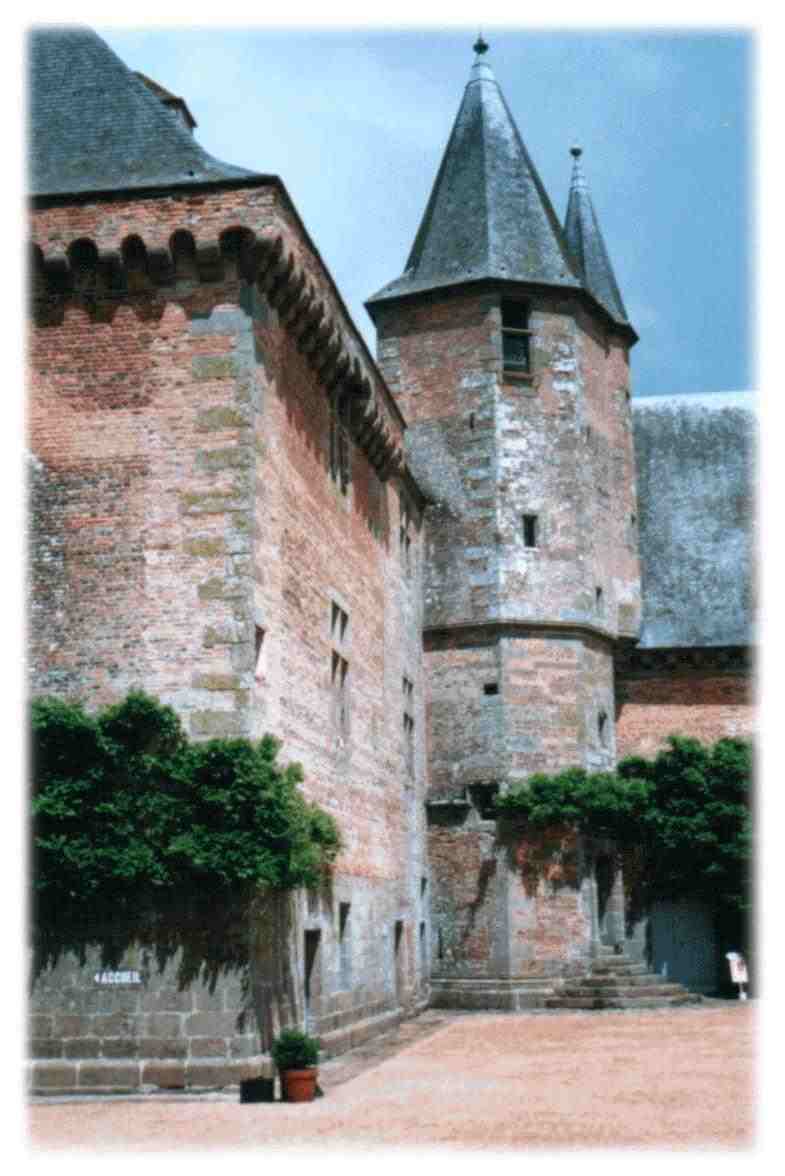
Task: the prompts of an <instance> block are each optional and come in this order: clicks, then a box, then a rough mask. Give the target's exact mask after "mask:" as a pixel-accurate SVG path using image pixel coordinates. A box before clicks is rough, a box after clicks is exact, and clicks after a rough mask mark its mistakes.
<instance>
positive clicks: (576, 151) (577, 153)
mask: <svg viewBox="0 0 785 1176" xmlns="http://www.w3.org/2000/svg"><path fill="white" fill-rule="evenodd" d="M570 155H571V156H572V157H573V159H580V157H581V156H582V155H583V148H582V147H570Z"/></svg>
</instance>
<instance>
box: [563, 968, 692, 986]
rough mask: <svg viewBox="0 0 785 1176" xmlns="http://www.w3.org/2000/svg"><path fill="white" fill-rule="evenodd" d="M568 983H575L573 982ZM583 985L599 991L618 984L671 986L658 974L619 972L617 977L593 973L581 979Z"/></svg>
mask: <svg viewBox="0 0 785 1176" xmlns="http://www.w3.org/2000/svg"><path fill="white" fill-rule="evenodd" d="M568 983H573V981H572V980H570V981H568ZM580 983H581V984H591V985H592V987H594V988H597V989H603V988H613V987H615V986H616V985H618V984H625V985H626V984H669V983H671V982H670V981H669V980H667V979H666V978H665V977H663V976H660V974H659V973H658V972H618V973H616V974H615V975H602V976H598V975H596V974H595V973H591V974H590V975H589V976H585V977H582V978H581V981H580Z"/></svg>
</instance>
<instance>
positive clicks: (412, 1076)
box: [29, 1002, 755, 1152]
mask: <svg viewBox="0 0 785 1176" xmlns="http://www.w3.org/2000/svg"><path fill="white" fill-rule="evenodd" d="M754 1037H755V1010H754V1005H753V1004H752V1003H751V1002H747V1003H746V1004H743V1003H740V1002H712V1003H709V1004H705V1005H701V1006H697V1007H690V1008H683V1009H663V1010H652V1011H646V1012H635V1013H632V1012H626V1013H611V1012H606V1013H599V1014H595V1013H559V1014H556V1015H547V1014H545V1015H542V1014H538V1013H522V1014H517V1015H490V1014H474V1015H460V1014H457V1015H453V1014H449V1013H442V1012H436V1011H432V1012H428V1013H426V1014H424V1015H423V1016H422V1017H418V1018H417V1019H416V1020H414V1021H410V1022H407V1023H405V1024H404V1025H403V1026H401V1028H400V1030H398V1031H397V1032H396V1033H394V1034H388V1035H386V1036H385V1037H384V1038H381V1039H377V1040H376V1041H375V1042H372V1043H369V1045H367V1046H365V1047H362V1048H361V1049H358V1050H353V1051H351V1052H350V1053H348V1054H344V1055H343V1056H342V1057H340V1058H336V1059H333V1060H331V1061H328V1062H327V1063H325V1064H324V1065H323V1066H322V1067H321V1070H320V1084H321V1086H322V1087H323V1089H324V1092H325V1097H324V1098H320V1099H317V1100H316V1101H315V1102H313V1103H310V1104H305V1105H303V1104H300V1105H293V1104H286V1103H274V1104H272V1103H257V1104H250V1105H243V1104H240V1103H239V1101H238V1093H237V1091H236V1090H234V1091H224V1092H213V1093H206V1094H204V1095H202V1096H194V1095H189V1094H182V1095H172V1094H165V1095H164V1094H160V1095H152V1096H146V1097H143V1098H136V1099H130V1098H127V1097H126V1098H122V1097H117V1098H107V1097H104V1098H100V1097H93V1098H87V1097H83V1096H77V1097H73V1098H60V1099H54V1098H49V1099H35V1100H34V1101H33V1103H32V1105H31V1107H30V1110H29V1129H30V1131H29V1138H30V1142H31V1144H32V1146H33V1147H34V1148H36V1149H39V1148H43V1149H60V1148H69V1149H74V1148H76V1149H81V1150H83V1151H103V1150H111V1151H114V1152H118V1151H122V1152H129V1151H134V1152H135V1151H146V1152H161V1151H168V1150H172V1149H177V1150H179V1151H183V1150H199V1151H203V1150H204V1149H207V1148H221V1149H224V1150H225V1149H227V1148H230V1149H234V1148H253V1147H257V1148H258V1147H265V1148H269V1147H284V1148H292V1147H301V1146H308V1145H318V1146H320V1147H324V1146H334V1147H338V1148H346V1149H349V1148H353V1147H354V1146H358V1145H359V1146H362V1147H379V1146H382V1147H386V1146H388V1145H400V1144H407V1145H411V1146H415V1147H424V1146H431V1145H436V1146H439V1147H450V1146H457V1147H461V1148H469V1147H472V1148H476V1147H481V1148H483V1147H484V1148H495V1149H500V1148H524V1147H527V1148H530V1147H541V1148H548V1149H559V1148H565V1147H578V1148H600V1147H602V1148H617V1147H638V1148H668V1149H670V1148H701V1149H706V1148H722V1149H727V1148H746V1147H751V1146H752V1144H753V1097H752V1095H753V1063H754V1057H753V1054H754Z"/></svg>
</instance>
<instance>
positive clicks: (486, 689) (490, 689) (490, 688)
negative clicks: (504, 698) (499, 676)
mask: <svg viewBox="0 0 785 1176" xmlns="http://www.w3.org/2000/svg"><path fill="white" fill-rule="evenodd" d="M482 692H483V694H498V693H499V683H498V682H486V683H485V685H484V686H483V688H482Z"/></svg>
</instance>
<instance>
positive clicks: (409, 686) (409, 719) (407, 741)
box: [403, 675, 414, 776]
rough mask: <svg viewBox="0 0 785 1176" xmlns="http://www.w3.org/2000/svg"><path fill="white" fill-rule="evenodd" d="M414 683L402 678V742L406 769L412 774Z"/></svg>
mask: <svg viewBox="0 0 785 1176" xmlns="http://www.w3.org/2000/svg"><path fill="white" fill-rule="evenodd" d="M413 710H414V684H413V683H412V682H411V681H410V680H409V679H408V678H407V677H406V676H405V675H404V678H403V743H404V755H405V759H406V771H407V772H408V774H409V775H410V776H413V775H414V715H413V713H412V712H413Z"/></svg>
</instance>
